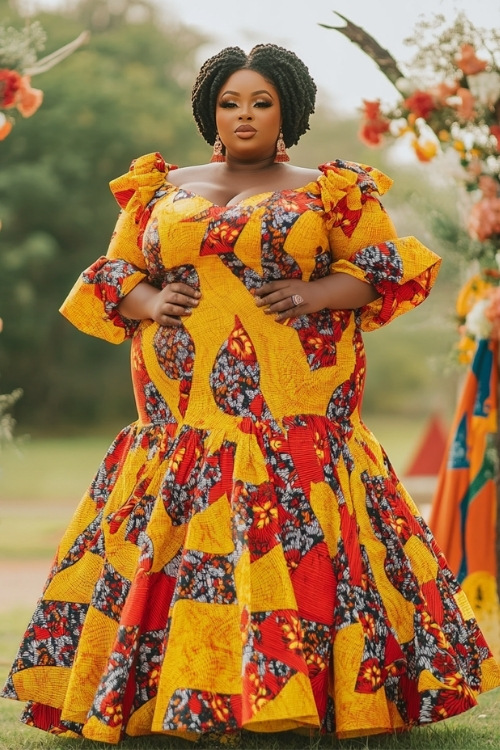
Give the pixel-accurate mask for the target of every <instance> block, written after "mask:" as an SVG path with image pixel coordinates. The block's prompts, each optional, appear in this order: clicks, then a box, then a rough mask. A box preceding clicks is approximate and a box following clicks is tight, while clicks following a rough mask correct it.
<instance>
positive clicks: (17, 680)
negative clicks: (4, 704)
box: [12, 667, 71, 708]
mask: <svg viewBox="0 0 500 750" xmlns="http://www.w3.org/2000/svg"><path fill="white" fill-rule="evenodd" d="M70 674H71V670H70V669H69V668H68V667H32V668H30V669H24V670H23V671H21V672H16V673H15V674H14V675H13V676H12V682H13V683H14V687H15V690H16V693H17V696H18V698H19V700H20V701H28V700H37V701H40V702H41V703H46V704H47V705H48V706H53V707H54V708H62V704H63V700H64V696H65V694H66V689H67V687H68V681H69V678H70Z"/></svg>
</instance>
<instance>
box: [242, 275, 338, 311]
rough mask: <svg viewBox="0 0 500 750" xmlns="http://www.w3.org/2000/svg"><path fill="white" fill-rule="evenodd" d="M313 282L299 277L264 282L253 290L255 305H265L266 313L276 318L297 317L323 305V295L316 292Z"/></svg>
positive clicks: (319, 308) (316, 309)
mask: <svg viewBox="0 0 500 750" xmlns="http://www.w3.org/2000/svg"><path fill="white" fill-rule="evenodd" d="M316 291H319V290H315V289H314V283H313V282H310V281H301V280H300V279H280V281H270V282H269V283H268V284H264V285H263V286H261V287H260V289H257V291H256V292H255V298H256V302H257V307H265V308H266V309H265V310H264V312H265V313H266V315H276V320H277V321H281V320H285V318H298V317H299V316H300V315H307V314H308V313H313V312H317V311H318V310H321V309H322V308H323V307H325V300H324V299H322V297H323V295H321V294H316Z"/></svg>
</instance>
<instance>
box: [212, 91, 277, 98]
mask: <svg viewBox="0 0 500 750" xmlns="http://www.w3.org/2000/svg"><path fill="white" fill-rule="evenodd" d="M225 94H231V96H240V92H239V91H223V92H222V94H221V96H225ZM257 94H267V95H268V96H270V97H271V99H272V98H273V95H272V94H271V92H270V91H268V90H267V89H259V91H252V93H251V94H250V96H257Z"/></svg>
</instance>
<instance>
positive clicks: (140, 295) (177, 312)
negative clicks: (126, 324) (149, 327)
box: [118, 281, 201, 327]
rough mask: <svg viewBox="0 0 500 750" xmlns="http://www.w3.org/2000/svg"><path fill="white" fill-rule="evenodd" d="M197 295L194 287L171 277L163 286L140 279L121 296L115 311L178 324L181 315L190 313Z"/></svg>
mask: <svg viewBox="0 0 500 750" xmlns="http://www.w3.org/2000/svg"><path fill="white" fill-rule="evenodd" d="M200 297H201V293H200V292H199V291H198V290H197V289H193V288H192V287H190V286H188V285H187V284H184V283H183V282H182V281H174V282H173V283H172V284H167V285H166V286H165V287H164V288H163V289H157V288H156V287H154V286H151V284H148V282H147V281H141V283H140V284H137V286H136V287H134V289H132V290H131V291H130V292H129V293H128V294H127V295H126V296H125V297H124V298H123V299H122V301H121V302H120V304H119V305H118V312H119V313H120V315H123V317H125V318H129V319H130V320H148V319H149V320H154V321H155V323H158V324H159V325H161V326H175V327H179V326H181V325H182V320H181V318H183V317H185V316H186V315H190V314H191V312H192V310H193V308H195V307H196V306H197V304H198V302H199V299H200Z"/></svg>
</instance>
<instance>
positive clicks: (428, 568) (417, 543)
mask: <svg viewBox="0 0 500 750" xmlns="http://www.w3.org/2000/svg"><path fill="white" fill-rule="evenodd" d="M404 551H405V554H406V555H407V556H408V557H409V559H410V560H411V568H412V571H413V573H414V574H415V575H416V577H417V579H418V582H419V583H420V584H422V583H427V581H434V580H435V579H436V576H437V574H438V562H437V560H436V559H435V558H434V556H433V555H432V553H431V552H430V550H429V549H428V548H427V547H426V546H425V544H424V543H423V542H422V540H421V539H419V538H418V536H411V537H410V538H409V539H408V541H407V542H406V544H405V546H404Z"/></svg>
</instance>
